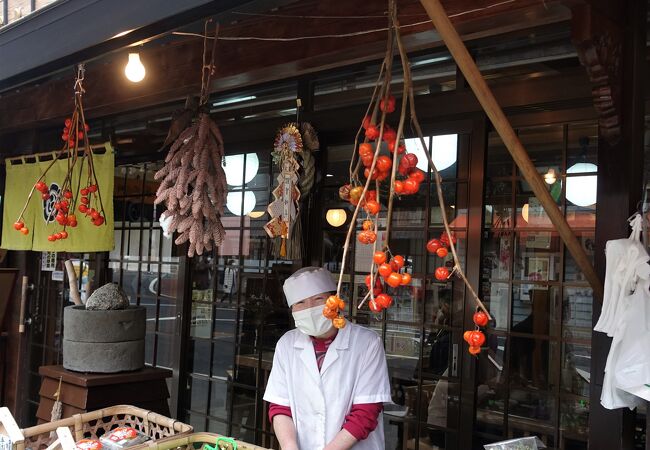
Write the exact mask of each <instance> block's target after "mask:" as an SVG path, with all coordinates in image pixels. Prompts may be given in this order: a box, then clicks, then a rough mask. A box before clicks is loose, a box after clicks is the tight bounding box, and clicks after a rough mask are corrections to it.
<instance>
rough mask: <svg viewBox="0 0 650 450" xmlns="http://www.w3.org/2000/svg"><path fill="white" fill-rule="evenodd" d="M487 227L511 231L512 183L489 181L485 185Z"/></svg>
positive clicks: (512, 225) (512, 224)
mask: <svg viewBox="0 0 650 450" xmlns="http://www.w3.org/2000/svg"><path fill="white" fill-rule="evenodd" d="M485 226H486V227H491V228H495V229H511V228H513V227H514V223H513V222H512V182H511V181H510V180H508V181H492V180H489V179H488V180H487V181H486V183H485Z"/></svg>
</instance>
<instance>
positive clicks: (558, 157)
mask: <svg viewBox="0 0 650 450" xmlns="http://www.w3.org/2000/svg"><path fill="white" fill-rule="evenodd" d="M519 139H520V140H521V143H522V144H523V145H524V147H525V148H526V151H527V152H528V155H529V156H530V159H531V160H532V162H533V164H535V167H536V168H537V171H538V172H539V173H541V174H544V173H547V172H548V170H549V169H553V170H554V171H555V172H556V173H560V169H561V167H562V160H563V155H564V125H545V126H541V127H530V128H522V129H520V130H519Z"/></svg>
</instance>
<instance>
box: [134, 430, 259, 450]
mask: <svg viewBox="0 0 650 450" xmlns="http://www.w3.org/2000/svg"><path fill="white" fill-rule="evenodd" d="M222 437H223V436H221V435H218V434H214V433H192V434H186V435H183V436H178V437H171V438H166V439H161V440H159V441H156V442H149V443H148V444H149V445H148V447H147V448H148V449H153V450H202V449H203V446H204V445H206V444H207V445H209V446H210V447H212V448H215V444H216V443H217V439H219V438H222ZM235 442H236V443H237V447H236V450H270V449H267V448H264V447H258V446H257V445H253V444H248V443H246V442H242V441H235ZM216 450H235V448H234V446H233V445H232V444H229V443H226V442H219V446H218V447H216Z"/></svg>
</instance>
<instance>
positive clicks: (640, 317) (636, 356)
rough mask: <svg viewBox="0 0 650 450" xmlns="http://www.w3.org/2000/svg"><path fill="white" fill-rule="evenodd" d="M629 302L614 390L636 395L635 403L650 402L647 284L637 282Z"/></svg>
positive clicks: (649, 294)
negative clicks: (642, 400) (643, 400)
mask: <svg viewBox="0 0 650 450" xmlns="http://www.w3.org/2000/svg"><path fill="white" fill-rule="evenodd" d="M630 300H631V302H630V304H629V305H628V307H627V308H628V309H627V311H626V313H625V317H624V319H623V321H622V326H621V333H620V335H621V337H620V340H621V343H620V348H621V350H620V352H619V354H618V358H617V361H616V367H615V370H614V377H615V382H616V387H617V388H618V389H620V390H623V391H625V392H628V393H630V394H633V395H635V396H636V397H635V400H637V401H639V400H641V398H643V399H645V400H650V386H649V385H650V351H648V349H650V281H648V280H647V279H645V280H643V283H641V282H640V283H639V284H638V286H637V289H636V291H635V292H634V294H633V295H632V296H631V298H630ZM639 397H640V398H639ZM639 403H641V402H639Z"/></svg>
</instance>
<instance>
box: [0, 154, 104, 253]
mask: <svg viewBox="0 0 650 450" xmlns="http://www.w3.org/2000/svg"><path fill="white" fill-rule="evenodd" d="M93 153H94V156H93V164H94V170H95V174H96V176H97V182H98V185H99V186H100V189H101V193H102V195H103V197H104V200H103V205H104V212H105V221H104V224H102V225H100V226H97V225H94V224H93V223H92V221H91V218H90V217H86V216H85V215H84V214H83V213H81V212H79V211H74V214H75V216H76V217H77V218H78V226H77V227H75V228H69V229H68V230H67V232H68V237H67V239H61V240H57V241H50V240H48V236H50V235H52V234H53V233H57V232H60V231H61V230H62V229H63V228H62V226H61V225H59V224H58V223H57V222H56V220H54V217H55V215H56V214H55V211H54V207H55V205H54V200H53V199H54V198H55V197H56V196H57V195H58V194H59V191H60V190H61V186H63V183H64V179H65V177H66V173H67V171H68V161H67V159H59V160H57V161H56V162H54V163H53V165H52V167H51V168H50V169H49V171H48V172H47V176H46V177H45V178H44V179H43V181H44V182H45V183H46V185H47V187H48V190H49V191H48V194H49V195H48V196H47V198H43V199H42V198H41V194H40V193H39V192H38V191H35V192H34V195H33V196H32V198H31V200H30V201H29V203H28V204H27V208H26V210H25V212H24V214H23V219H24V225H25V227H27V228H28V229H29V230H30V231H29V233H28V234H25V235H24V234H22V233H18V232H16V230H14V227H13V225H14V222H15V221H16V219H17V218H18V217H19V216H20V211H21V210H22V208H23V205H24V204H25V200H26V199H27V197H28V196H29V194H30V192H31V191H32V188H33V187H34V184H33V183H35V182H36V180H38V178H39V177H40V176H41V174H43V173H44V172H45V170H46V168H47V167H48V166H50V164H52V157H51V156H50V157H49V158H47V155H45V156H43V155H37V156H26V157H23V158H11V159H7V160H6V167H7V178H6V184H5V202H4V205H3V206H4V207H3V213H2V214H3V222H2V245H0V247H2V248H4V249H7V250H34V251H55V252H61V251H66V252H102V251H110V250H113V247H114V244H115V242H114V241H115V236H114V234H115V233H114V231H113V225H114V222H113V201H112V200H113V182H114V179H113V177H114V167H115V163H114V156H113V149H112V147H111V145H110V144H109V143H106V144H105V146H104V148H103V149H97V150H94V151H93ZM80 166H81V164H77V165H76V166H75V170H74V173H73V178H72V180H73V182H72V185H73V187H75V190H76V187H77V186H80V184H81V178H85V177H86V176H87V168H82V167H80ZM84 181H85V180H84ZM75 194H76V193H73V195H75ZM43 197H45V195H44V196H43ZM71 213H73V212H72V211H71Z"/></svg>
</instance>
